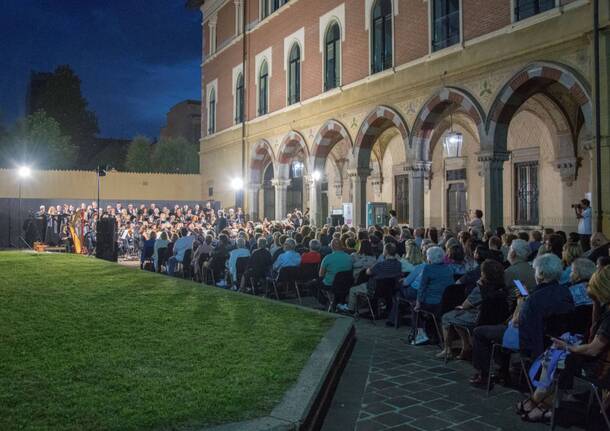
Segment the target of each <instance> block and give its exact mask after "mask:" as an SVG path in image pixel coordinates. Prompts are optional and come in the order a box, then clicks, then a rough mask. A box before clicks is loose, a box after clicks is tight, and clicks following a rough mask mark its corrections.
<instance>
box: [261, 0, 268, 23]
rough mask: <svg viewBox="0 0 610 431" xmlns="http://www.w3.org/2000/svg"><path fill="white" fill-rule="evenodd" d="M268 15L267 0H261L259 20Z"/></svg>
mask: <svg viewBox="0 0 610 431" xmlns="http://www.w3.org/2000/svg"><path fill="white" fill-rule="evenodd" d="M268 16H269V0H261V20H263V19H265V18H267V17H268Z"/></svg>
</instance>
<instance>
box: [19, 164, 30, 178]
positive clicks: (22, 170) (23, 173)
mask: <svg viewBox="0 0 610 431" xmlns="http://www.w3.org/2000/svg"><path fill="white" fill-rule="evenodd" d="M17 174H18V175H19V178H29V177H30V175H32V169H30V167H29V166H20V167H19V169H18V170H17Z"/></svg>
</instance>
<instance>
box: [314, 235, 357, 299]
mask: <svg viewBox="0 0 610 431" xmlns="http://www.w3.org/2000/svg"><path fill="white" fill-rule="evenodd" d="M330 248H331V249H332V253H331V254H329V255H328V256H326V257H325V258H324V259H322V263H321V265H320V273H319V276H320V279H321V280H322V286H320V287H322V288H325V289H330V288H332V286H333V282H334V281H335V275H337V274H338V273H340V272H344V271H351V270H352V258H351V256H350V255H349V254H347V253H346V252H345V251H343V247H341V240H339V239H337V238H333V240H332V241H331V242H330Z"/></svg>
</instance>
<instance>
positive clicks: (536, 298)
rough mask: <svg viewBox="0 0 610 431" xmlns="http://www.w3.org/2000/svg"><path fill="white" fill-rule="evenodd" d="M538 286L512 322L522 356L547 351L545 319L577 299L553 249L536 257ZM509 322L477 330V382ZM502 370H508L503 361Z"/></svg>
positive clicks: (483, 379)
mask: <svg viewBox="0 0 610 431" xmlns="http://www.w3.org/2000/svg"><path fill="white" fill-rule="evenodd" d="M534 270H535V274H536V281H537V283H538V284H537V286H536V290H535V291H534V292H533V293H532V294H531V295H528V296H527V297H526V298H523V297H520V299H519V302H518V304H517V308H516V309H515V311H514V313H513V316H512V318H511V320H510V322H509V323H510V324H511V326H512V327H513V328H518V338H519V350H520V352H521V354H522V355H523V356H526V357H529V358H536V357H538V356H539V355H540V354H541V353H542V352H543V351H544V321H545V320H546V319H548V318H549V317H550V316H552V315H556V314H564V313H569V312H571V311H573V310H574V300H573V299H572V295H571V294H570V290H569V288H568V287H567V286H566V285H561V284H559V278H560V277H561V273H562V272H563V266H562V263H561V259H559V257H557V256H556V255H555V254H553V253H547V254H543V255H542V256H539V257H537V258H536V259H535V260H534ZM506 330H507V325H486V326H479V327H477V328H476V329H475V330H474V332H473V336H474V342H473V358H472V359H473V361H472V364H473V366H474V368H475V369H476V370H478V372H477V373H475V375H474V376H473V377H472V378H471V379H470V383H471V384H473V385H475V386H482V385H485V384H486V383H487V376H488V375H489V374H488V373H489V362H490V357H491V347H492V345H493V344H494V343H501V342H502V339H503V338H504V333H505V332H506ZM503 365H504V366H503V369H502V373H503V374H506V373H507V371H508V370H507V369H506V367H507V365H508V364H507V363H506V362H505V361H503Z"/></svg>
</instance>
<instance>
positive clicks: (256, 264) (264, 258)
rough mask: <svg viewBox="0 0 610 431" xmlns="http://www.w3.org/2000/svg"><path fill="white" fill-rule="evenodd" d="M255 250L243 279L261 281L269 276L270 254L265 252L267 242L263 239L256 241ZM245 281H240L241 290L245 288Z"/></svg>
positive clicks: (267, 251)
mask: <svg viewBox="0 0 610 431" xmlns="http://www.w3.org/2000/svg"><path fill="white" fill-rule="evenodd" d="M256 246H257V248H256V249H255V250H254V251H253V252H252V256H250V261H249V262H248V266H247V268H246V274H245V277H244V279H246V280H249V279H253V280H261V279H264V278H265V277H267V275H269V272H270V270H271V265H272V263H273V262H272V260H271V253H269V250H267V240H266V239H265V238H263V237H261V238H259V239H258V240H257V241H256ZM243 283H245V280H242V288H243V287H245V284H243Z"/></svg>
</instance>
